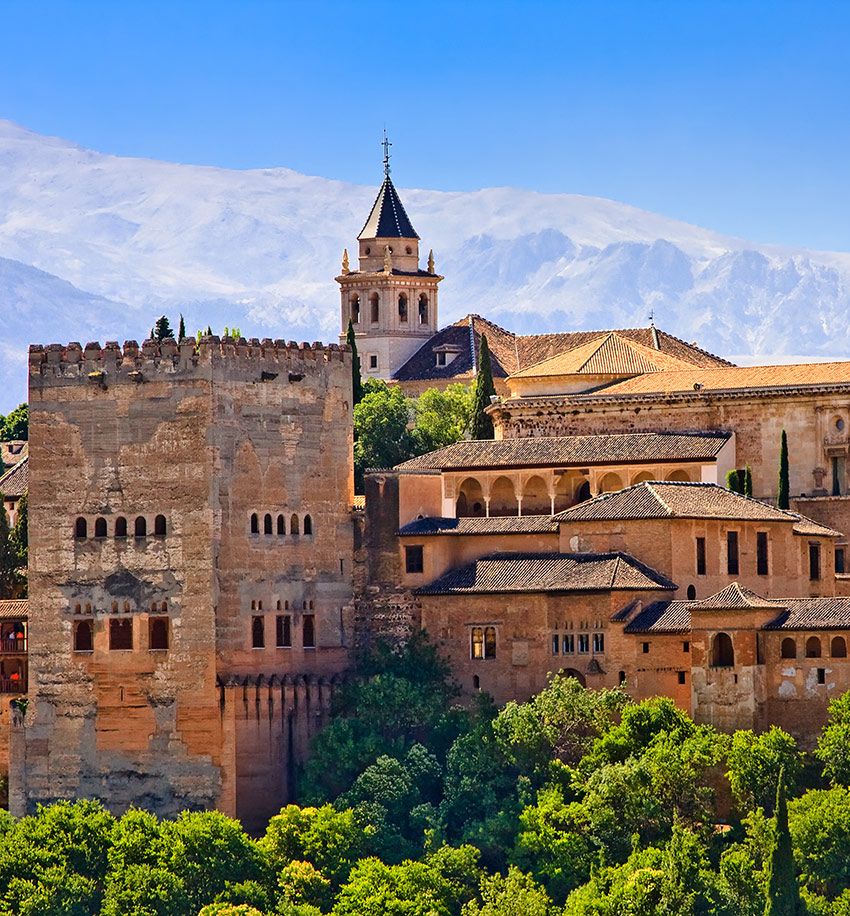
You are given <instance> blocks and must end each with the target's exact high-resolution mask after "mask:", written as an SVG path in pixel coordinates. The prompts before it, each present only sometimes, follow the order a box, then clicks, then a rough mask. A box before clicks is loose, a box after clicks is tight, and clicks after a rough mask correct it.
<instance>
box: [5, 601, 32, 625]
mask: <svg viewBox="0 0 850 916" xmlns="http://www.w3.org/2000/svg"><path fill="white" fill-rule="evenodd" d="M28 610H29V601H27V599H26V598H19V599H17V600H13V601H0V620H26V619H27V613H28Z"/></svg>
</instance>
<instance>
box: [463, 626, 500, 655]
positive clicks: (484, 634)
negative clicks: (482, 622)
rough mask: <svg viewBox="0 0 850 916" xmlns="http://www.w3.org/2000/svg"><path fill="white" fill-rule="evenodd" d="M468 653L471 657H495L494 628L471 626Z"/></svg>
mask: <svg viewBox="0 0 850 916" xmlns="http://www.w3.org/2000/svg"><path fill="white" fill-rule="evenodd" d="M469 639H470V646H469V649H470V655H471V657H472V658H480V659H487V658H495V657H496V628H495V627H473V628H472V629H471V630H470V633H469Z"/></svg>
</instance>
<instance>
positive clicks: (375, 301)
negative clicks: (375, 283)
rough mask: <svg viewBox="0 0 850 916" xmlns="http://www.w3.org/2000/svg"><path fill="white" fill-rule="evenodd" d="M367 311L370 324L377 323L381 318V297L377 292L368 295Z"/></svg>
mask: <svg viewBox="0 0 850 916" xmlns="http://www.w3.org/2000/svg"><path fill="white" fill-rule="evenodd" d="M369 311H370V313H371V314H370V318H371V319H372V324H377V323H378V322H379V321H380V320H381V298H380V296H379V295H378V294H377V293H372V295H371V296H369Z"/></svg>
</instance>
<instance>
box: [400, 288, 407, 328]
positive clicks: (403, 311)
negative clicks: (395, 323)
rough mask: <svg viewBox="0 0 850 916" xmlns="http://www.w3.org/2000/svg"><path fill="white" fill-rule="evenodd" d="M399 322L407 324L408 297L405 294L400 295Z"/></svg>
mask: <svg viewBox="0 0 850 916" xmlns="http://www.w3.org/2000/svg"><path fill="white" fill-rule="evenodd" d="M398 320H399V321H400V322H401V323H402V324H407V296H406V295H405V293H399V297H398Z"/></svg>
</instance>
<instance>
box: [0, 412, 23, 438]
mask: <svg viewBox="0 0 850 916" xmlns="http://www.w3.org/2000/svg"><path fill="white" fill-rule="evenodd" d="M16 439H29V407H28V406H27V405H26V404H19V405H18V406H17V407H16V408H15V409H14V410H13V411H12V412H11V413H9V414H7V415H6V416H5V417H4V416H3V415H2V414H0V442H13V441H15V440H16Z"/></svg>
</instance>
